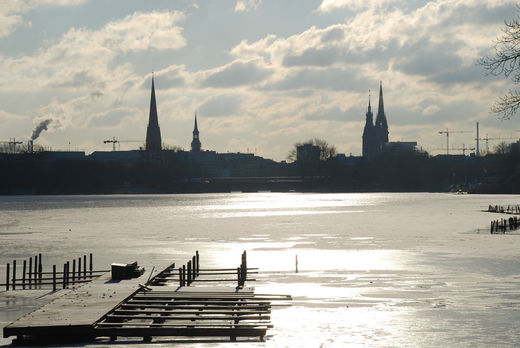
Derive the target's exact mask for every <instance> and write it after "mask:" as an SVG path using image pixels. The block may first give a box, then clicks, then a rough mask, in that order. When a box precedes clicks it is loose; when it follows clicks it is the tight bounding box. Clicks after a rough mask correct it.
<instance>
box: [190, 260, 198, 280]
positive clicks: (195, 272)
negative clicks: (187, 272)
mask: <svg viewBox="0 0 520 348" xmlns="http://www.w3.org/2000/svg"><path fill="white" fill-rule="evenodd" d="M191 265H192V270H191V274H192V279H195V277H196V276H197V269H196V268H197V262H196V260H195V255H193V256H192V258H191Z"/></svg>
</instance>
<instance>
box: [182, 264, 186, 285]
mask: <svg viewBox="0 0 520 348" xmlns="http://www.w3.org/2000/svg"><path fill="white" fill-rule="evenodd" d="M182 286H186V265H182Z"/></svg>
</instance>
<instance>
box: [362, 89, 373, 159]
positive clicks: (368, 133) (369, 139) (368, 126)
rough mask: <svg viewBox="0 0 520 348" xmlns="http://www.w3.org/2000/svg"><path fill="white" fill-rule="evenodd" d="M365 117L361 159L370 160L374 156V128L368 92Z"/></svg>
mask: <svg viewBox="0 0 520 348" xmlns="http://www.w3.org/2000/svg"><path fill="white" fill-rule="evenodd" d="M365 115H366V122H365V129H364V130H363V157H365V158H372V157H373V156H374V154H375V150H376V148H375V128H374V114H373V113H372V107H371V106H370V91H369V92H368V111H367V113H366V114H365Z"/></svg>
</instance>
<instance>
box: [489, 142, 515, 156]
mask: <svg viewBox="0 0 520 348" xmlns="http://www.w3.org/2000/svg"><path fill="white" fill-rule="evenodd" d="M493 152H494V153H496V154H497V155H507V154H509V153H510V152H511V144H508V143H506V142H505V141H502V142H501V143H499V144H497V145H496V146H495V148H494V151H493Z"/></svg>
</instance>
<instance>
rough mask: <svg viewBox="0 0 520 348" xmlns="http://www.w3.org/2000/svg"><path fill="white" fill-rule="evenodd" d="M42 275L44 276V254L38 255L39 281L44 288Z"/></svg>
mask: <svg viewBox="0 0 520 348" xmlns="http://www.w3.org/2000/svg"><path fill="white" fill-rule="evenodd" d="M42 275H43V265H42V254H41V253H40V254H38V281H39V283H40V287H41V286H42Z"/></svg>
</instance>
